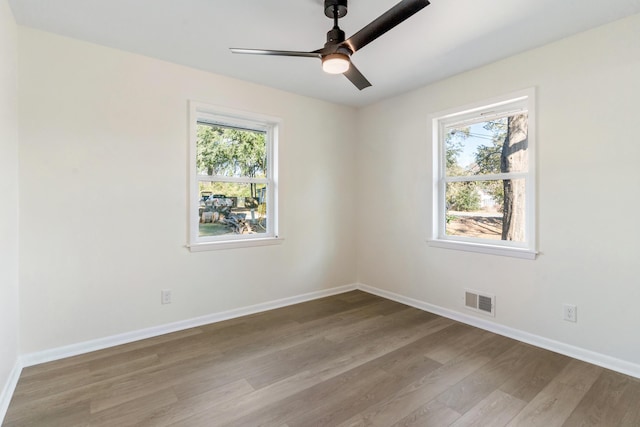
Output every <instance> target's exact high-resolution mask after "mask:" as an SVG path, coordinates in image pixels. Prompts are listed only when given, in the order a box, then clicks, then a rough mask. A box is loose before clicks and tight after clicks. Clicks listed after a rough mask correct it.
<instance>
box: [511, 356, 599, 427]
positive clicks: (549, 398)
mask: <svg viewBox="0 0 640 427" xmlns="http://www.w3.org/2000/svg"><path fill="white" fill-rule="evenodd" d="M601 372H602V368H600V367H597V366H594V365H591V364H589V363H585V362H581V361H579V360H575V359H572V360H571V361H570V362H569V363H568V364H567V365H566V366H565V368H564V369H563V370H562V371H561V372H560V373H558V375H557V376H556V377H555V378H553V379H552V380H551V382H550V383H549V384H548V385H547V386H546V387H545V388H544V389H543V390H542V391H541V392H540V393H538V394H537V395H536V396H535V397H534V398H533V399H532V400H531V401H530V402H529V404H527V406H526V407H525V408H524V409H523V410H522V411H520V413H519V414H518V415H517V416H516V417H515V418H514V419H513V420H512V421H511V422H510V423H509V427H534V426H543V427H559V426H562V425H563V424H564V422H565V421H566V420H567V418H568V417H569V415H570V414H571V413H572V412H573V410H574V409H575V408H576V407H577V406H578V403H579V402H580V401H581V400H582V398H583V397H584V395H585V394H586V393H587V391H589V389H590V388H591V386H592V385H593V383H594V382H595V381H596V379H598V377H599V376H600V374H601Z"/></svg>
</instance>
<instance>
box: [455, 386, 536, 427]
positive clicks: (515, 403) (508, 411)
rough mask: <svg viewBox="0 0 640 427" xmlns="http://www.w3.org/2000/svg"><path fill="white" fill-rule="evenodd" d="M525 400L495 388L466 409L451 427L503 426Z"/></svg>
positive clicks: (523, 405)
mask: <svg viewBox="0 0 640 427" xmlns="http://www.w3.org/2000/svg"><path fill="white" fill-rule="evenodd" d="M526 404H527V402H525V401H524V400H520V399H517V398H515V397H513V396H511V395H510V394H507V393H505V392H503V391H501V390H496V391H494V392H493V393H491V394H490V395H488V396H487V397H485V398H484V399H482V400H481V401H480V402H478V404H477V405H476V406H474V407H473V408H471V409H470V410H469V411H467V412H466V413H465V414H464V415H463V416H462V417H461V418H459V419H458V420H457V421H456V422H454V423H453V424H451V427H503V426H505V425H507V423H508V422H509V421H511V419H512V418H513V417H515V416H516V414H517V413H518V412H520V410H522V408H524V407H525V406H526Z"/></svg>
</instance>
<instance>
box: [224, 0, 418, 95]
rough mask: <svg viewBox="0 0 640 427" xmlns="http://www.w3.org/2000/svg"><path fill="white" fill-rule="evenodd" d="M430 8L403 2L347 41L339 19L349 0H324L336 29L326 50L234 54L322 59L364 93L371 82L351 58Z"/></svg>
mask: <svg viewBox="0 0 640 427" xmlns="http://www.w3.org/2000/svg"><path fill="white" fill-rule="evenodd" d="M428 5H429V1H428V0H402V1H400V3H398V4H396V5H395V6H393V7H392V8H391V9H389V10H388V11H386V12H385V13H383V14H382V15H380V16H379V17H378V18H376V19H374V20H373V21H372V22H370V23H369V24H368V25H366V26H365V27H364V28H362V29H361V30H360V31H358V32H357V33H355V34H354V35H352V36H351V37H349V38H348V39H346V40H345V34H344V31H342V30H341V29H340V27H339V26H338V19H340V18H342V17H343V16H345V15H346V14H347V0H324V14H325V15H326V16H327V17H328V18H332V19H333V28H332V29H331V30H329V32H328V33H327V42H326V43H325V45H324V47H323V48H321V49H318V50H314V51H311V52H298V51H290V50H264V49H243V48H231V52H233V53H246V54H252V55H275V56H299V57H304V58H319V59H321V60H322V69H323V70H324V71H325V72H327V73H331V74H344V75H345V77H346V78H348V79H349V80H350V81H351V83H353V84H354V85H355V86H356V87H357V88H358V89H360V90H362V89H364V88H367V87H369V86H371V83H369V80H367V79H366V77H365V76H363V75H362V73H361V72H360V71H359V70H358V69H357V68H356V66H355V65H353V63H352V62H351V55H353V54H354V53H355V52H356V51H358V50H360V49H362V48H363V47H365V46H366V45H368V44H369V43H371V42H372V41H374V40H375V39H377V38H378V37H380V36H381V35H383V34H384V33H386V32H387V31H389V30H390V29H392V28H394V27H395V26H396V25H398V24H400V23H401V22H403V21H404V20H406V19H408V18H409V17H411V16H413V15H414V14H415V13H417V12H419V11H420V10H422V9H423V8H425V7H426V6H428Z"/></svg>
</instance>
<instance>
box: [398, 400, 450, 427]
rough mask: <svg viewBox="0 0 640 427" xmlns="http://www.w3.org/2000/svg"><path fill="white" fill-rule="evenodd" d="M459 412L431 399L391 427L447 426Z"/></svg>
mask: <svg viewBox="0 0 640 427" xmlns="http://www.w3.org/2000/svg"><path fill="white" fill-rule="evenodd" d="M458 418H460V414H459V413H457V412H456V411H454V410H453V409H451V408H449V407H448V406H447V405H445V404H444V403H441V402H438V401H437V400H432V401H430V402H428V403H425V404H424V405H422V406H421V407H419V408H418V409H416V410H415V411H413V412H411V413H410V414H409V415H407V416H406V417H404V418H403V419H401V420H400V421H398V422H397V423H395V424H393V425H392V426H391V427H424V426H448V425H451V424H453V423H454V422H455V421H456V420H457V419H458Z"/></svg>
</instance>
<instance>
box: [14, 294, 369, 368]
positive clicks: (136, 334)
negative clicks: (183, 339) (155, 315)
mask: <svg viewBox="0 0 640 427" xmlns="http://www.w3.org/2000/svg"><path fill="white" fill-rule="evenodd" d="M356 288H357V286H356V285H355V284H353V285H345V286H339V287H336V288H330V289H323V290H321V291H315V292H309V293H306V294H302V295H297V296H293V297H288V298H282V299H279V300H274V301H268V302H264V303H260V304H255V305H250V306H248V307H241V308H237V309H233V310H228V311H223V312H219V313H213V314H208V315H206V316H200V317H196V318H193V319H187V320H181V321H179V322H174V323H169V324H165V325H159V326H154V327H152V328H146V329H139V330H137V331H131V332H125V333H123V334H118V335H112V336H108V337H104V338H98V339H95V340H90V341H84V342H80V343H77V344H71V345H67V346H64V347H57V348H53V349H50V350H43V351H37V352H34V353H29V354H25V355H23V356H22V357H21V360H20V361H21V364H22V366H25V367H26V366H32V365H38V364H40V363H46V362H52V361H54V360H59V359H64V358H66V357H71V356H77V355H79V354H84V353H89V352H91V351H96V350H102V349H105V348H108V347H114V346H117V345H121V344H126V343H130V342H133V341H139V340H143V339H146V338H152V337H156V336H158V335H164V334H168V333H171V332H177V331H182V330H185V329H189V328H195V327H198V326H202V325H207V324H209V323H215V322H221V321H223V320H229V319H234V318H236V317H241V316H247V315H249V314H255V313H260V312H262V311H267V310H273V309H276V308H280V307H285V306H288V305H293V304H298V303H301V302H305V301H311V300H314V299H318V298H324V297H328V296H331V295H336V294H341V293H344V292H349V291H353V290H355V289H356Z"/></svg>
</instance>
